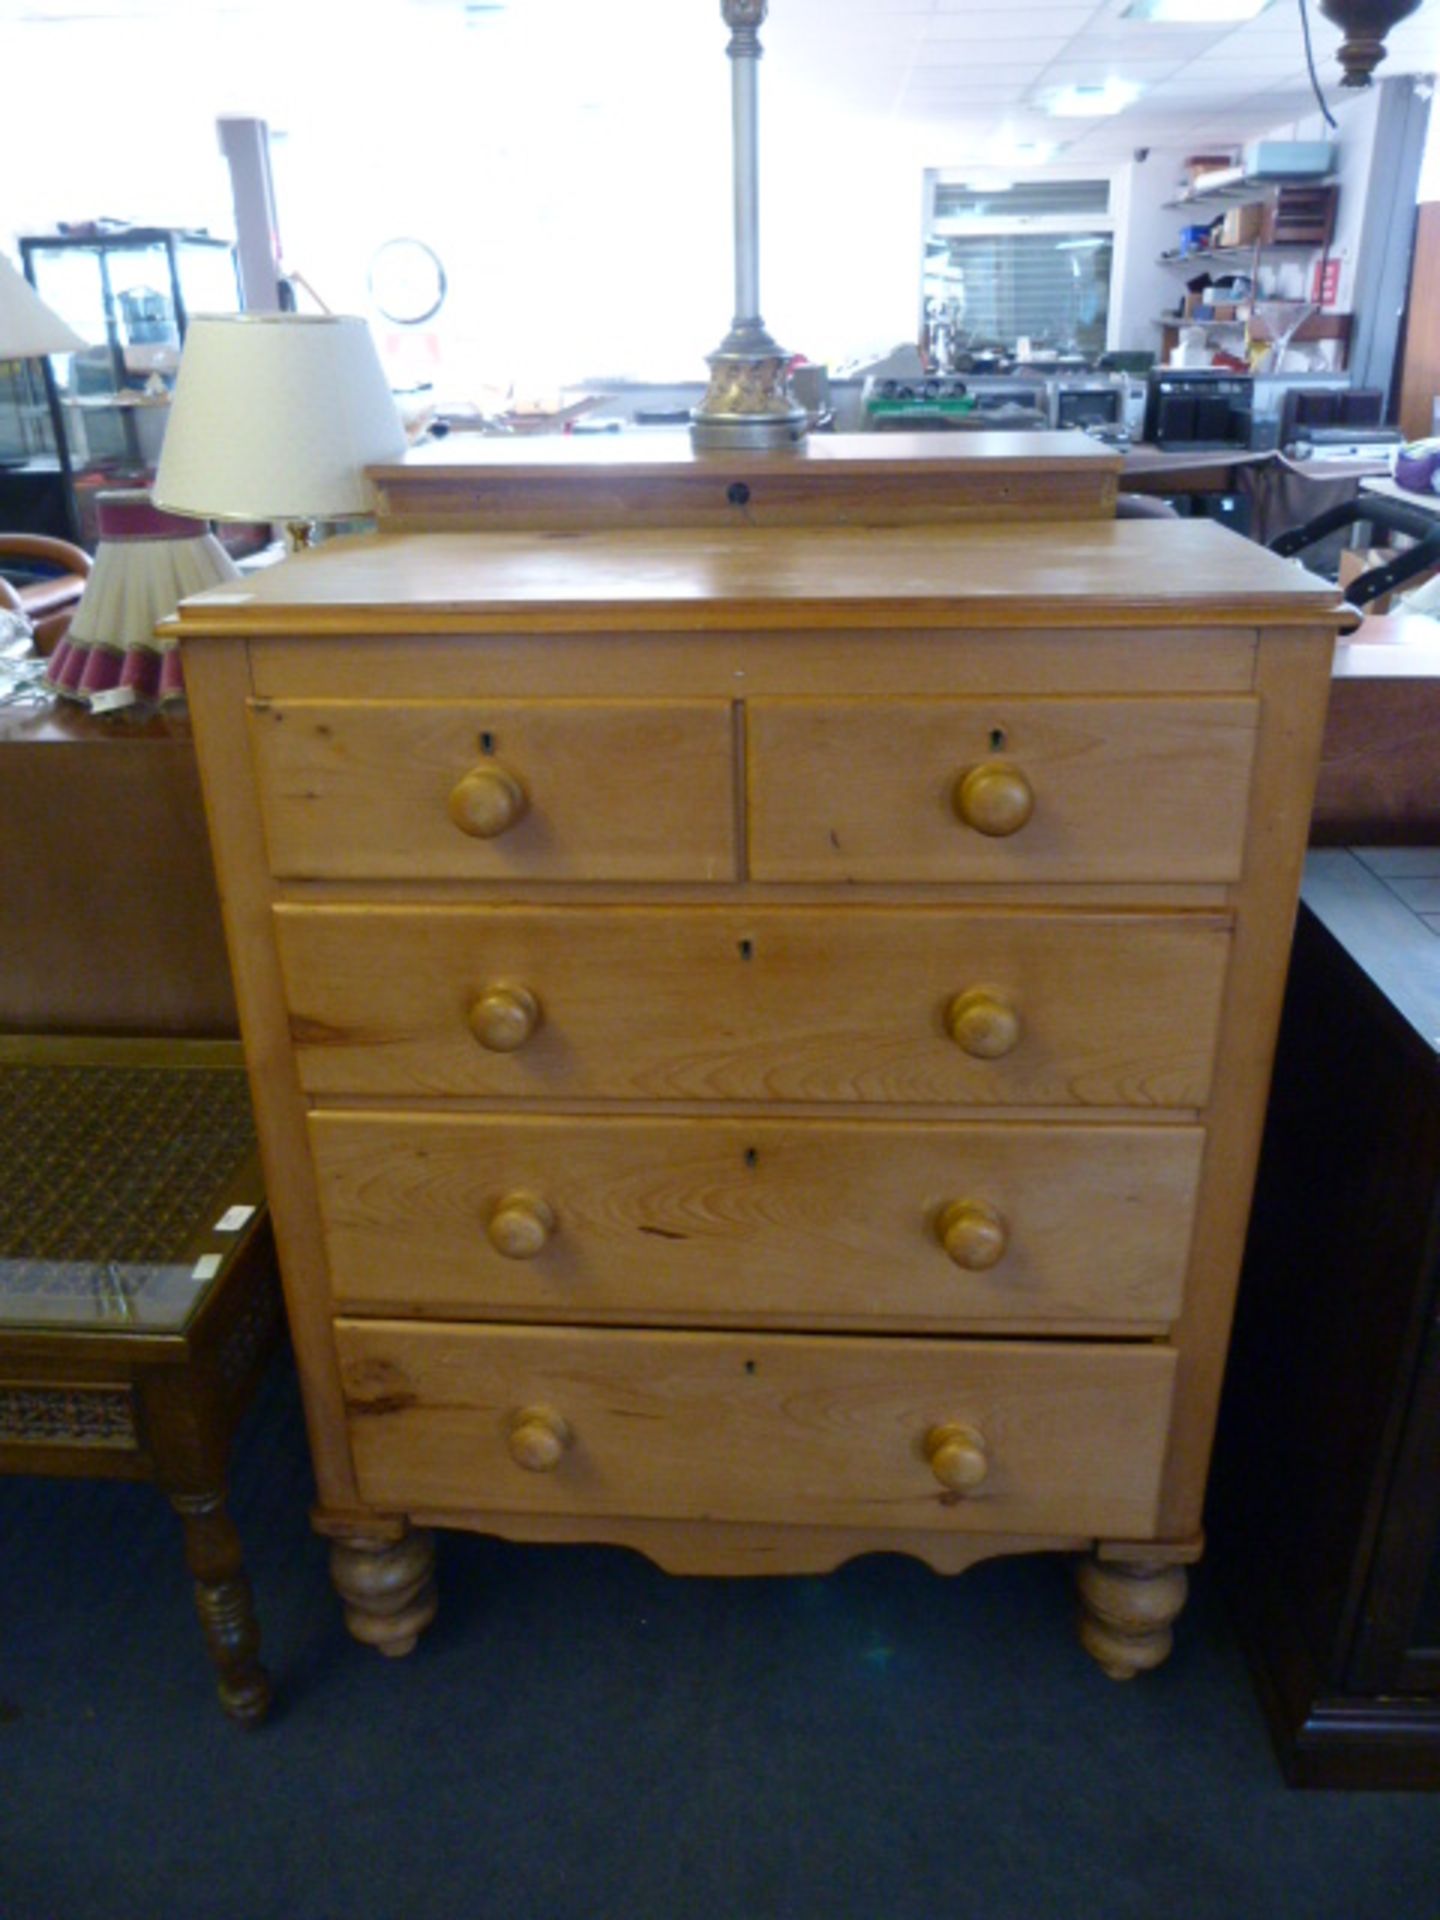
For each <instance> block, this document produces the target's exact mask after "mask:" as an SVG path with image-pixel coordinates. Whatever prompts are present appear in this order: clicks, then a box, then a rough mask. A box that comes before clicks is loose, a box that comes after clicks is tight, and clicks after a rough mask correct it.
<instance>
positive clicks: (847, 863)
mask: <svg viewBox="0 0 1440 1920" xmlns="http://www.w3.org/2000/svg"><path fill="white" fill-rule="evenodd" d="M1259 717H1260V705H1259V702H1258V701H1257V700H1253V699H1219V698H1215V699H1193V698H1192V699H1185V700H1164V699H1123V700H1120V699H1117V700H1089V699H1072V700H1030V699H1015V700H1005V699H993V700H925V701H918V700H874V701H871V700H830V701H811V700H755V701H752V702H750V703H749V705H748V707H747V710H746V727H747V739H748V756H747V765H748V784H749V797H748V811H749V835H750V871H751V873H752V874H753V876H754V877H755V878H756V879H757V880H830V881H836V880H860V881H866V880H870V881H883V880H914V881H975V880H986V881H1001V880H1008V881H1092V882H1145V881H1156V882H1186V881H1230V880H1235V879H1237V878H1238V877H1239V874H1240V870H1241V860H1242V856H1243V853H1244V845H1245V818H1246V809H1247V806H1248V802H1249V792H1250V770H1251V763H1252V761H1253V758H1254V752H1255V740H1256V734H1257V729H1258V726H1259Z"/></svg>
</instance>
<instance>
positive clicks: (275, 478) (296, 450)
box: [152, 313, 405, 544]
mask: <svg viewBox="0 0 1440 1920" xmlns="http://www.w3.org/2000/svg"><path fill="white" fill-rule="evenodd" d="M404 449H405V429H404V427H403V425H402V423H401V420H400V414H399V411H398V409H397V408H396V405H395V402H394V399H393V398H392V396H391V393H390V389H389V386H388V384H387V383H386V379H385V374H384V371H383V369H382V368H381V365H380V359H379V356H378V354H377V353H376V351H375V345H374V342H373V341H372V339H371V337H370V328H369V326H368V325H367V323H366V322H365V321H364V320H362V319H359V318H356V317H354V316H350V315H343V314H308V313H307V314H299V313H244V314H198V315H196V316H195V317H194V318H193V319H192V320H191V322H190V325H189V328H188V330H187V332H186V335H185V348H184V352H183V353H182V354H181V356H180V372H179V376H178V378H177V380H176V383H175V397H174V400H173V402H172V405H171V408H170V418H169V420H168V422H167V423H166V427H165V442H164V445H163V447H162V448H161V453H160V468H159V471H158V473H157V474H156V476H155V485H154V488H153V490H152V491H153V493H154V498H155V504H156V505H157V506H158V507H160V508H162V509H165V510H167V511H169V512H172V513H189V514H196V515H199V516H201V517H203V518H205V519H208V520H283V521H286V522H287V523H289V524H291V525H292V527H293V526H297V525H298V526H307V525H308V524H309V523H310V522H313V521H316V520H336V519H343V518H345V517H347V516H349V515H352V514H362V513H368V512H369V511H370V510H371V505H372V502H371V495H370V490H369V484H368V482H367V481H366V479H365V473H364V469H365V468H366V467H367V466H368V465H370V464H371V463H373V462H377V461H382V460H394V459H397V458H398V457H399V455H400V454H401V453H403V451H404ZM300 544H304V542H303V540H302V541H301V542H300Z"/></svg>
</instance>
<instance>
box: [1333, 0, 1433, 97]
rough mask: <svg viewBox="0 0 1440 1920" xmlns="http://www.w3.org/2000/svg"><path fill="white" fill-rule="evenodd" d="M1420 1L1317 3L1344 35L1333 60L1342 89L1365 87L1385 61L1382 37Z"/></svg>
mask: <svg viewBox="0 0 1440 1920" xmlns="http://www.w3.org/2000/svg"><path fill="white" fill-rule="evenodd" d="M1419 5H1420V0H1320V11H1321V13H1323V14H1324V16H1325V18H1326V19H1327V20H1330V21H1333V22H1334V24H1335V25H1336V26H1337V27H1339V28H1340V30H1341V31H1342V32H1343V34H1344V35H1345V39H1344V41H1343V42H1342V44H1341V46H1340V48H1339V51H1338V52H1337V53H1336V56H1335V57H1336V59H1337V60H1338V61H1339V62H1340V64H1341V66H1342V67H1343V68H1344V69H1345V77H1344V78H1343V79H1342V80H1341V82H1340V84H1341V86H1342V87H1368V86H1369V84H1370V76H1371V74H1372V73H1374V71H1375V69H1376V67H1378V66H1379V64H1380V62H1381V61H1382V60H1383V59H1384V58H1385V36H1386V34H1387V33H1389V31H1390V30H1391V28H1392V27H1396V26H1398V25H1399V24H1400V22H1401V21H1402V20H1403V19H1405V18H1406V16H1407V15H1409V14H1412V13H1414V11H1415V9H1416V8H1417V7H1418V6H1419Z"/></svg>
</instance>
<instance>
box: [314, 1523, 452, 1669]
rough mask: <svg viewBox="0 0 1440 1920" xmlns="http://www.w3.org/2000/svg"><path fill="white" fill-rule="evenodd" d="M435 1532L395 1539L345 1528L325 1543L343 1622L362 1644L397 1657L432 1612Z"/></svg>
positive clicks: (410, 1645)
mask: <svg viewBox="0 0 1440 1920" xmlns="http://www.w3.org/2000/svg"><path fill="white" fill-rule="evenodd" d="M434 1572H435V1536H434V1534H433V1533H430V1532H429V1531H428V1530H426V1529H423V1528H422V1529H415V1530H412V1531H409V1532H407V1533H405V1534H404V1535H403V1536H402V1538H401V1539H399V1540H376V1539H367V1538H366V1537H365V1536H364V1535H361V1534H349V1535H346V1536H345V1537H344V1538H342V1539H338V1540H336V1541H335V1542H334V1544H333V1545H332V1546H331V1548H330V1578H331V1579H332V1580H333V1581H334V1582H335V1590H336V1592H337V1593H338V1594H339V1595H340V1598H341V1599H342V1600H343V1601H344V1602H345V1624H346V1626H347V1627H349V1629H350V1631H351V1633H353V1634H354V1636H355V1638H356V1639H357V1640H361V1641H363V1642H364V1643H365V1645H366V1646H367V1647H378V1648H379V1650H380V1652H381V1653H384V1654H388V1655H389V1656H390V1657H391V1658H392V1659H398V1658H399V1657H400V1655H401V1654H405V1653H409V1652H411V1651H412V1650H413V1648H414V1646H415V1642H416V1641H417V1640H418V1639H419V1638H420V1635H421V1634H422V1633H423V1632H424V1630H425V1628H426V1627H428V1626H429V1624H430V1622H431V1621H432V1620H433V1619H434V1618H435V1581H434V1577H433V1576H434Z"/></svg>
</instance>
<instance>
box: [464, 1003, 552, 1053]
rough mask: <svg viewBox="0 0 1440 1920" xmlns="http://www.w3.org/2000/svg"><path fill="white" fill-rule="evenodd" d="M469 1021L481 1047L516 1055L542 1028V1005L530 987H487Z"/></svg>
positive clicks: (471, 1011)
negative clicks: (536, 1031)
mask: <svg viewBox="0 0 1440 1920" xmlns="http://www.w3.org/2000/svg"><path fill="white" fill-rule="evenodd" d="M468 1017H469V1021H470V1031H471V1032H472V1033H473V1034H474V1036H475V1038H476V1039H477V1040H478V1041H479V1042H480V1044H481V1046H482V1047H486V1048H488V1050H489V1051H490V1052H491V1053H516V1052H518V1051H519V1049H520V1048H521V1047H523V1046H524V1044H525V1042H526V1041H527V1040H528V1039H529V1038H530V1036H531V1034H532V1033H534V1031H535V1029H536V1027H538V1026H539V1024H540V1002H539V1001H538V1000H537V999H536V998H535V996H534V994H533V993H531V991H530V989H529V988H528V987H487V988H486V989H485V991H484V993H482V994H481V996H480V998H479V999H478V1000H477V1001H476V1002H475V1004H474V1006H473V1007H471V1009H470V1013H469V1016H468Z"/></svg>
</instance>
